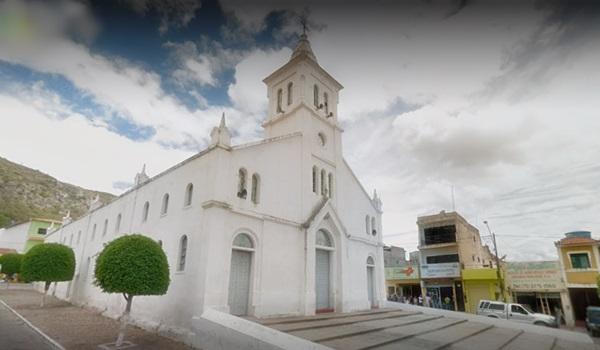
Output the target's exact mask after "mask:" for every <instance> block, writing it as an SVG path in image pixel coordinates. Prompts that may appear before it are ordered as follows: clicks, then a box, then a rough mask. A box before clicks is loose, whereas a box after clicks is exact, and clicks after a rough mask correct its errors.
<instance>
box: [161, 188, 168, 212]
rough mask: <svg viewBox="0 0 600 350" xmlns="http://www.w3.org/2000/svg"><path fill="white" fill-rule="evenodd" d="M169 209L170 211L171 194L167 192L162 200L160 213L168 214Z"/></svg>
mask: <svg viewBox="0 0 600 350" xmlns="http://www.w3.org/2000/svg"><path fill="white" fill-rule="evenodd" d="M167 211H169V194H168V193H165V195H164V196H163V200H162V207H161V208H160V214H161V215H166V214H167Z"/></svg>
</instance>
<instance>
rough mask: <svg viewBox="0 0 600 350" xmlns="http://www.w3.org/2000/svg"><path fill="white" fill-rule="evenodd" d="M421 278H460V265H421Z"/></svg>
mask: <svg viewBox="0 0 600 350" xmlns="http://www.w3.org/2000/svg"><path fill="white" fill-rule="evenodd" d="M421 277H423V278H445V277H460V264H459V263H443V264H423V265H421Z"/></svg>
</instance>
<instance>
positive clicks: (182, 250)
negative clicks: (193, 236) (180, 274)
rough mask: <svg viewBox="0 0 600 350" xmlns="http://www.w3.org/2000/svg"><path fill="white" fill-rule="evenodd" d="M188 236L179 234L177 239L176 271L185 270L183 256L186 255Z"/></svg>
mask: <svg viewBox="0 0 600 350" xmlns="http://www.w3.org/2000/svg"><path fill="white" fill-rule="evenodd" d="M187 243H188V238H187V236H186V235H183V236H181V239H180V240H179V261H178V262H177V271H183V270H185V258H186V256H187Z"/></svg>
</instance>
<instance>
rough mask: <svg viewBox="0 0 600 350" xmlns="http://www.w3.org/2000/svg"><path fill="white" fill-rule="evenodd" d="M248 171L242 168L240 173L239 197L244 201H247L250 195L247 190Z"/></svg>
mask: <svg viewBox="0 0 600 350" xmlns="http://www.w3.org/2000/svg"><path fill="white" fill-rule="evenodd" d="M247 174H248V173H247V172H246V169H244V168H240V170H239V171H238V192H237V196H238V197H239V198H242V199H246V196H247V195H248V191H247V190H246V177H247Z"/></svg>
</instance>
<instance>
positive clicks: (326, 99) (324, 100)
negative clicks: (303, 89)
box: [323, 93, 329, 115]
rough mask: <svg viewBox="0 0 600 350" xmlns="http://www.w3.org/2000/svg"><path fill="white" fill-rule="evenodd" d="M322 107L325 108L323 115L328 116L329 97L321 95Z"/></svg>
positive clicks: (325, 94)
mask: <svg viewBox="0 0 600 350" xmlns="http://www.w3.org/2000/svg"><path fill="white" fill-rule="evenodd" d="M323 105H324V106H325V115H328V114H329V95H327V93H324V94H323Z"/></svg>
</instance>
